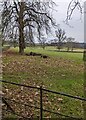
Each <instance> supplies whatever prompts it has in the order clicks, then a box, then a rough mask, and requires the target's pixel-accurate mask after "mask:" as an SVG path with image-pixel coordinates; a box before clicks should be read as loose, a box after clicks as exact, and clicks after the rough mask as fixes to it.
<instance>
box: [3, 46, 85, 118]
mask: <svg viewBox="0 0 86 120" xmlns="http://www.w3.org/2000/svg"><path fill="white" fill-rule="evenodd" d="M31 51H33V52H37V53H42V54H44V55H48V56H49V57H48V58H47V59H43V58H41V57H39V56H26V55H23V56H21V55H19V54H18V53H17V52H18V48H15V49H14V48H11V49H9V50H8V51H7V52H4V53H3V59H2V60H3V79H5V80H8V81H12V82H18V83H23V84H28V85H32V86H40V85H43V87H44V88H47V89H50V90H54V91H58V92H64V93H67V94H71V95H74V96H81V97H83V96H84V94H83V82H84V71H83V70H84V62H83V54H82V53H66V52H56V51H54V48H52V47H47V48H46V49H45V50H43V49H42V48H39V47H38V48H37V47H35V48H33V47H30V48H27V49H26V50H25V53H29V52H31ZM6 88H7V89H9V91H10V88H11V91H10V92H12V91H15V92H14V95H15V93H16V91H18V88H17V89H16V90H14V89H15V87H14V88H13V87H10V86H6ZM5 92H6V91H5ZM32 93H33V96H35V92H33V91H32ZM6 94H7V92H6ZM11 95H12V94H11ZM29 96H30V95H29ZM10 97H12V96H10V95H9V98H10ZM14 97H15V98H17V97H16V95H15V96H14ZM59 97H60V98H61V99H60V100H59V99H58V98H59ZM45 98H46V97H45ZM48 99H49V101H50V102H51V103H49V102H47V103H46V102H45V103H44V107H45V106H46V107H47V108H48V109H54V110H58V111H59V112H61V113H64V114H66V115H73V116H78V117H83V107H82V102H80V101H77V100H74V99H70V98H67V97H62V96H53V95H49V97H48ZM52 101H53V103H52ZM49 107H50V108H49ZM56 107H57V109H56ZM46 116H47V113H46ZM48 116H49V115H48ZM52 116H53V115H52ZM52 116H51V117H52ZM53 117H55V116H53Z"/></svg>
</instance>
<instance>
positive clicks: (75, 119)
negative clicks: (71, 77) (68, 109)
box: [0, 80, 86, 120]
mask: <svg viewBox="0 0 86 120" xmlns="http://www.w3.org/2000/svg"><path fill="white" fill-rule="evenodd" d="M0 82H3V83H6V84H12V85H16V86H22V87H26V88H32V89H37V90H39V91H40V107H37V106H31V105H27V104H23V105H25V106H28V107H34V108H35V109H39V110H40V115H39V116H40V120H42V119H43V111H45V112H49V113H53V114H57V115H60V116H64V117H66V118H69V119H70V118H73V119H74V120H79V118H76V117H72V116H67V115H64V114H61V113H59V112H54V111H50V110H46V109H43V91H45V92H49V93H53V94H58V95H62V96H66V97H69V98H72V99H77V100H80V101H86V98H82V97H78V96H73V95H69V94H66V93H61V92H56V91H52V90H48V89H45V88H42V86H40V87H34V86H29V85H24V84H18V83H15V82H9V81H6V80H0ZM2 100H3V99H2ZM6 100H9V101H13V102H14V103H18V104H20V103H19V102H16V101H15V100H10V99H8V98H5V97H4V102H6ZM14 113H15V112H14ZM16 115H17V114H16ZM22 117H23V116H22ZM80 120H82V118H80Z"/></svg>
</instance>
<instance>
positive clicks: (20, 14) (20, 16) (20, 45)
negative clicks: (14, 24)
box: [18, 2, 25, 55]
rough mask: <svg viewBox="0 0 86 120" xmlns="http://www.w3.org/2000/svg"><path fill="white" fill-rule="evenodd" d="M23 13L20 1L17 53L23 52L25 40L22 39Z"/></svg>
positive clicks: (22, 5)
mask: <svg viewBox="0 0 86 120" xmlns="http://www.w3.org/2000/svg"><path fill="white" fill-rule="evenodd" d="M23 13H24V2H20V12H19V20H18V21H19V53H20V54H21V55H22V54H24V49H25V41H24V22H23V19H24V18H23Z"/></svg>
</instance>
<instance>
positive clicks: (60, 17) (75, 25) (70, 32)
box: [53, 0, 85, 42]
mask: <svg viewBox="0 0 86 120" xmlns="http://www.w3.org/2000/svg"><path fill="white" fill-rule="evenodd" d="M70 1H71V0H55V2H56V4H57V5H58V6H57V7H56V8H55V9H56V10H57V12H55V11H54V13H53V16H54V18H55V19H56V22H57V23H58V24H60V27H61V28H62V29H64V30H65V31H66V34H67V37H74V38H75V40H76V41H78V42H84V17H83V15H82V17H81V15H80V12H79V11H78V10H77V9H76V10H75V11H74V13H73V16H72V20H71V21H69V24H70V26H71V27H69V26H68V25H66V24H65V23H64V22H63V21H64V20H65V19H66V16H67V8H68V4H69V2H70ZM76 1H77V0H76ZM84 1H85V0H80V2H81V3H82V5H83V3H84ZM80 18H81V19H80Z"/></svg>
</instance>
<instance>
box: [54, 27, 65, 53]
mask: <svg viewBox="0 0 86 120" xmlns="http://www.w3.org/2000/svg"><path fill="white" fill-rule="evenodd" d="M55 33H56V37H57V46H58V50H59V51H60V49H61V47H62V43H63V42H64V40H65V39H66V35H65V34H66V33H65V31H64V30H62V29H61V28H58V30H57V31H55Z"/></svg>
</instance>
